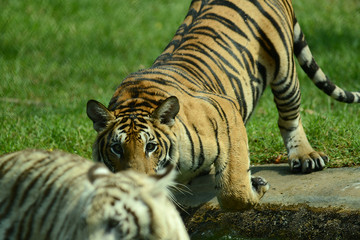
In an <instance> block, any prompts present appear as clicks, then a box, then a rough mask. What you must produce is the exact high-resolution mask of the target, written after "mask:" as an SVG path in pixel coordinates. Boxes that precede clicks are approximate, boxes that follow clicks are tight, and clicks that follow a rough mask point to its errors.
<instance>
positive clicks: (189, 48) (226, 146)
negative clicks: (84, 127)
mask: <svg viewBox="0 0 360 240" xmlns="http://www.w3.org/2000/svg"><path fill="white" fill-rule="evenodd" d="M294 55H295V56H296V58H297V59H298V62H299V63H300V65H301V67H302V69H303V70H304V71H305V72H306V74H307V75H308V76H309V78H310V79H311V80H312V81H313V82H314V83H315V85H316V86H317V87H318V88H320V89H321V90H323V91H324V92H325V93H326V94H328V95H329V96H331V97H333V98H335V99H336V100H338V101H342V102H347V103H352V102H360V93H359V92H348V91H345V90H343V89H341V88H339V87H338V86H336V85H335V84H333V83H332V82H331V81H330V80H329V79H328V77H327V76H326V75H325V74H324V73H323V72H322V70H321V69H320V67H319V66H318V65H317V63H316V62H315V60H314V58H313V57H312V54H311V52H310V50H309V47H308V45H307V43H306V41H305V37H304V34H303V33H302V31H301V28H300V25H299V24H298V22H297V20H296V18H295V14H294V11H293V8H292V5H291V1H290V0H270V1H265V0H194V1H192V3H191V6H190V8H189V11H188V14H187V16H186V17H185V20H184V21H183V23H182V24H181V26H180V27H179V29H178V30H177V32H176V34H175V36H174V38H173V39H172V41H171V42H170V43H169V44H168V45H167V47H166V48H165V50H164V51H163V53H162V54H161V55H160V56H159V57H158V58H157V59H156V60H155V62H154V64H153V65H152V66H151V67H150V68H148V69H143V70H140V71H138V72H135V73H132V74H130V75H128V76H127V77H126V78H125V79H124V80H123V81H122V83H121V85H120V86H119V87H118V88H117V90H116V91H115V93H114V95H113V97H112V99H111V100H110V103H109V105H108V107H105V106H104V105H102V104H101V103H99V102H97V101H95V100H90V101H89V102H88V104H87V114H88V116H89V118H90V119H91V120H92V121H93V124H94V129H95V130H96V131H97V132H98V135H97V138H96V140H95V143H94V146H93V158H94V159H95V160H96V161H100V162H104V163H105V164H106V166H108V167H109V168H110V169H111V170H112V171H114V172H116V171H119V170H123V169H128V168H132V169H136V170H138V171H140V172H145V173H148V174H150V173H154V172H156V171H159V170H160V169H162V168H164V167H165V166H166V165H168V164H173V165H176V167H177V170H178V172H179V175H178V177H177V181H179V182H189V181H190V180H191V179H193V178H194V177H196V176H198V175H200V174H203V173H206V172H208V171H209V170H210V168H211V167H212V166H214V168H215V178H216V186H214V187H215V188H216V189H217V190H218V195H217V197H218V200H219V203H220V204H221V206H222V207H223V208H224V209H232V210H235V209H244V208H249V207H251V206H254V205H255V204H257V203H258V202H259V199H260V198H261V197H262V196H263V195H264V193H265V192H266V191H267V189H268V184H267V182H266V180H265V179H263V178H261V177H257V178H254V177H252V176H251V173H250V161H249V156H248V141H247V135H246V129H245V124H246V122H247V121H248V120H249V118H250V116H251V114H252V113H253V111H254V108H255V107H256V105H257V103H258V101H259V99H260V97H261V95H262V93H263V92H264V90H265V88H266V87H267V86H268V85H269V86H270V87H271V89H272V92H273V94H274V101H275V103H276V106H277V109H278V113H279V119H278V125H279V129H280V133H281V135H282V138H283V140H284V144H285V147H286V149H287V152H288V158H289V166H290V169H291V170H292V171H294V172H298V171H300V172H303V173H310V172H312V171H319V170H322V169H323V168H324V167H325V165H326V163H327V162H328V157H327V155H326V154H324V153H322V152H318V151H315V150H314V149H313V148H312V147H311V145H310V143H309V142H308V140H307V137H306V135H305V132H304V129H303V126H302V122H301V117H300V88H299V81H298V78H297V74H296V66H295V61H294V57H293V56H294Z"/></svg>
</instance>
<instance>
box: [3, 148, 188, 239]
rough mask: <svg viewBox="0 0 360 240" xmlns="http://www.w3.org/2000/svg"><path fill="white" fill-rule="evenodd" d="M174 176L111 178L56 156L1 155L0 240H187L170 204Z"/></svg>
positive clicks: (127, 173) (82, 161) (77, 160)
mask: <svg viewBox="0 0 360 240" xmlns="http://www.w3.org/2000/svg"><path fill="white" fill-rule="evenodd" d="M174 174H175V172H174V171H172V172H170V171H168V172H166V173H164V174H163V175H158V176H153V177H152V176H144V175H143V174H140V173H136V172H133V171H131V170H130V171H124V172H122V173H118V174H113V173H111V172H110V171H109V170H108V169H107V168H106V167H105V166H103V165H102V164H94V163H91V162H90V161H89V160H86V159H84V158H81V157H79V156H76V155H72V154H68V153H64V152H61V151H52V152H48V151H43V150H23V151H19V152H15V153H11V154H7V155H3V156H1V157H0V239H36V240H41V239H44V240H45V239H94V240H95V239H99V240H100V239H101V240H111V239H114V240H115V239H169V240H170V239H179V240H180V239H189V238H188V235H187V232H186V230H185V227H184V225H183V223H182V220H181V218H180V216H179V214H178V212H177V211H176V209H175V207H174V206H173V204H172V203H171V201H170V200H169V195H168V189H167V188H168V187H169V186H172V184H173V183H172V181H173V180H172V179H173V178H174Z"/></svg>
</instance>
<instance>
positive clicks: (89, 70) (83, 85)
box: [0, 0, 360, 166]
mask: <svg viewBox="0 0 360 240" xmlns="http://www.w3.org/2000/svg"><path fill="white" fill-rule="evenodd" d="M189 3H190V0H187V1H184V0H161V1H160V0H157V1H153V0H141V1H140V0H127V1H118V0H107V1H92V0H76V1H75V0H53V1H42V0H33V1H21V0H11V1H9V0H5V1H1V2H0V9H1V14H0V33H1V34H0V109H1V110H0V126H1V129H0V154H2V153H5V152H11V151H16V150H20V149H24V148H42V149H55V148H57V149H63V150H65V151H68V152H72V153H78V154H80V155H82V156H85V157H87V158H90V157H91V145H92V143H93V141H94V138H95V136H96V133H95V131H94V130H93V129H92V123H91V121H90V120H89V119H88V118H87V116H86V113H85V106H86V102H87V100H89V99H97V100H99V101H101V102H103V103H104V104H107V103H108V101H109V100H110V98H111V96H112V94H113V93H114V91H115V89H116V87H117V85H118V84H120V82H121V80H122V79H123V78H124V77H125V76H126V75H127V74H129V73H130V72H133V71H136V70H138V69H140V68H144V67H149V66H150V65H151V63H152V62H153V61H154V59H155V58H156V57H157V56H158V55H159V54H160V53H161V51H162V49H164V47H165V46H166V45H167V43H168V42H169V40H170V39H171V38H172V36H173V34H174V33H175V31H176V29H177V27H178V26H179V25H180V23H181V22H182V20H183V19H184V16H185V14H186V12H187V9H188V5H189ZM294 8H295V11H296V14H297V17H298V20H299V22H300V24H301V26H302V28H303V30H304V32H305V34H306V36H307V40H308V42H309V44H310V46H311V49H312V51H313V53H314V55H315V58H316V59H317V61H318V63H319V64H320V65H321V66H323V69H324V71H325V72H326V73H327V74H328V75H329V76H330V77H331V78H332V79H333V81H334V82H336V83H337V84H338V85H340V86H341V87H344V88H346V89H349V90H359V89H360V81H359V78H360V73H359V69H360V39H359V36H360V29H359V28H358V27H356V26H357V25H358V24H359V23H360V2H359V1H358V0H348V1H347V2H346V4H343V1H342V0H336V1H335V0H333V1H331V3H329V0H321V1H316V6H314V2H313V1H311V0H303V1H294ZM299 74H300V79H301V85H302V95H303V105H302V107H303V122H304V125H305V129H306V131H307V133H308V137H309V140H310V141H311V143H312V144H313V146H314V147H315V148H316V149H319V150H323V151H325V152H327V153H328V154H329V155H330V157H331V159H332V163H331V164H330V165H331V166H353V165H360V157H359V149H360V140H359V139H360V138H359V132H360V119H359V115H360V114H359V113H360V106H359V105H346V104H341V103H337V102H335V101H333V100H330V99H329V97H327V96H326V95H324V94H322V93H321V92H320V91H319V90H317V89H316V88H315V87H314V86H313V84H312V83H311V82H310V81H309V80H308V79H306V77H305V75H304V74H302V73H301V72H300V71H299ZM276 119H277V113H276V109H275V106H274V104H273V101H272V96H271V93H270V91H269V89H268V90H267V91H266V92H265V94H264V96H263V98H262V100H261V103H260V105H259V106H258V109H257V111H256V113H255V114H254V115H253V117H252V120H251V121H250V122H249V124H248V126H247V127H248V132H249V142H250V151H251V156H252V160H253V162H254V163H265V162H273V161H275V159H276V158H277V157H278V156H281V155H285V148H284V146H283V144H282V140H281V138H280V134H279V131H278V129H277V123H276V121H277V120H276Z"/></svg>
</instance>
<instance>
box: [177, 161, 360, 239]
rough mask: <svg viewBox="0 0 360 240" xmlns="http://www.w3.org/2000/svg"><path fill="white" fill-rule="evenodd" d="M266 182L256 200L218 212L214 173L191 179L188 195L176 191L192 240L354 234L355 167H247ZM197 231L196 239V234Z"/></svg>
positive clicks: (358, 219) (357, 217)
mask: <svg viewBox="0 0 360 240" xmlns="http://www.w3.org/2000/svg"><path fill="white" fill-rule="evenodd" d="M252 173H253V175H255V176H262V177H264V178H265V179H266V180H267V181H268V182H269V184H270V189H269V191H268V192H267V193H266V194H265V196H264V197H263V199H262V200H261V202H260V204H259V205H258V206H257V207H255V208H254V209H252V210H249V211H244V212H235V213H231V212H224V211H222V210H221V209H220V208H219V206H218V203H217V200H216V193H215V191H214V187H213V186H214V176H213V175H211V174H210V175H206V176H202V177H199V178H197V179H195V180H194V181H193V182H192V183H191V184H189V185H188V186H187V187H188V188H189V192H191V194H176V198H177V200H178V201H179V202H180V204H181V205H182V206H183V207H184V209H185V211H186V212H187V213H185V212H183V214H182V215H183V219H184V222H185V224H186V226H187V228H188V230H189V233H190V234H191V236H192V239H204V238H203V237H204V234H205V236H206V238H212V239H216V237H217V236H225V235H230V236H231V235H234V236H239V235H240V236H246V237H262V238H264V237H265V238H274V239H293V240H295V239H360V168H338V169H325V170H323V171H320V172H314V173H311V174H305V175H304V174H293V173H291V172H290V171H289V169H288V166H287V165H286V164H279V165H261V166H256V167H253V168H252ZM201 236H202V238H201Z"/></svg>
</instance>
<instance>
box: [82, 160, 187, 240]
mask: <svg viewBox="0 0 360 240" xmlns="http://www.w3.org/2000/svg"><path fill="white" fill-rule="evenodd" d="M175 176H176V171H175V170H174V169H173V166H172V165H169V166H168V167H166V168H165V169H163V170H161V171H159V173H158V174H157V175H152V176H148V175H144V174H142V173H138V172H135V171H133V170H127V171H122V172H119V173H116V174H113V173H111V172H110V171H109V170H108V169H107V168H105V166H102V164H101V165H100V164H96V165H94V166H93V167H92V168H90V169H89V171H88V173H87V177H88V180H89V182H90V183H91V185H92V188H90V189H91V191H92V194H91V197H90V198H86V201H87V204H86V207H85V208H84V210H83V213H82V216H81V217H82V220H83V222H84V223H85V224H84V226H85V227H84V228H82V231H86V232H87V234H88V238H87V239H89V240H95V239H101V240H116V239H124V240H127V239H128V240H134V239H149V240H150V239H164V240H186V239H189V236H188V234H187V232H186V229H185V226H184V224H183V222H182V219H181V217H180V214H179V212H178V211H177V210H176V208H175V205H174V204H173V202H172V201H171V200H172V198H171V194H170V189H171V188H176V185H175V183H174V179H175ZM76 239H80V238H76ZM81 239H84V238H83V237H82V238H81Z"/></svg>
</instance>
